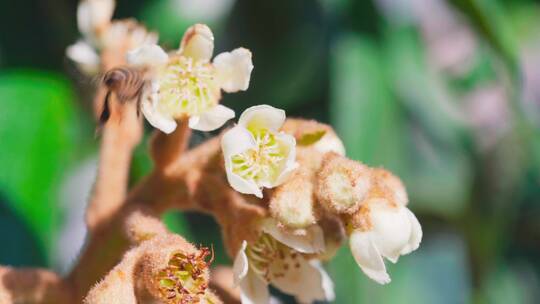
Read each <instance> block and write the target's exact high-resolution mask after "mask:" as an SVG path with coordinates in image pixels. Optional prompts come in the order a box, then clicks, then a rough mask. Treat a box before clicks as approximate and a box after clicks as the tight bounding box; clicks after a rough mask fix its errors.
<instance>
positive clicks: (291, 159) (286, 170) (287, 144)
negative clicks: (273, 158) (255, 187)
mask: <svg viewBox="0 0 540 304" xmlns="http://www.w3.org/2000/svg"><path fill="white" fill-rule="evenodd" d="M276 140H277V141H278V142H280V144H281V145H282V148H283V150H285V151H287V159H286V160H285V163H284V164H283V167H282V168H281V173H280V174H279V175H278V177H277V178H276V180H275V181H272V182H271V183H270V184H268V185H265V187H267V188H274V187H277V186H279V185H281V184H283V183H284V182H286V181H287V179H288V178H289V177H290V176H291V175H292V173H293V172H294V170H296V169H297V168H298V163H297V162H296V139H295V138H294V137H293V136H291V135H289V134H285V133H279V134H277V135H276Z"/></svg>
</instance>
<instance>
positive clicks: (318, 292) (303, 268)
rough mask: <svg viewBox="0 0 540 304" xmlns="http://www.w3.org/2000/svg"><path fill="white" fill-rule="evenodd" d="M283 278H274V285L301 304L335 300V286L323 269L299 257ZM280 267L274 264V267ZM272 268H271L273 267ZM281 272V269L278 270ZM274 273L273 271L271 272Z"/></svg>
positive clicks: (291, 262) (272, 281)
mask: <svg viewBox="0 0 540 304" xmlns="http://www.w3.org/2000/svg"><path fill="white" fill-rule="evenodd" d="M288 263H289V264H290V265H291V266H290V267H289V268H288V270H287V271H285V272H284V275H283V276H276V277H272V280H271V283H272V285H274V286H276V287H277V288H279V289H280V290H281V291H283V292H285V293H288V294H291V295H294V296H296V298H297V299H298V301H299V302H300V303H312V302H313V301H332V300H333V299H334V292H333V284H332V282H331V280H330V279H329V278H328V275H327V274H326V272H325V271H324V269H322V267H321V266H320V265H319V264H318V263H317V262H316V261H313V262H310V261H308V260H306V259H305V258H304V257H303V256H300V255H298V256H297V258H296V259H295V260H291V261H288ZM274 264H275V265H280V264H278V263H273V264H272V266H273V265H274ZM272 266H271V267H272ZM277 271H278V272H279V271H281V269H277ZM271 272H272V270H271Z"/></svg>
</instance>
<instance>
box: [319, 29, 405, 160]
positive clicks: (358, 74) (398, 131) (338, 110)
mask: <svg viewBox="0 0 540 304" xmlns="http://www.w3.org/2000/svg"><path fill="white" fill-rule="evenodd" d="M384 68H385V66H384V58H383V57H382V54H381V50H380V48H379V47H378V46H377V45H376V44H375V42H374V41H373V40H371V39H369V38H366V37H362V36H358V35H354V34H348V35H346V36H344V37H343V38H342V39H340V40H339V41H338V42H337V45H336V46H335V48H334V51H333V53H332V70H331V71H332V75H331V76H332V78H331V80H332V83H331V97H332V102H331V113H330V114H331V124H332V125H333V126H335V128H336V130H337V133H338V134H339V135H340V137H341V138H342V140H343V141H344V143H345V146H346V148H347V155H348V156H349V157H351V158H353V159H356V160H360V161H362V162H365V163H367V164H369V165H372V166H381V165H384V166H386V167H389V168H390V169H392V170H399V168H401V167H402V166H403V157H402V155H403V144H404V138H403V137H402V131H403V129H404V126H403V123H404V121H403V119H402V113H400V111H401V109H400V107H399V105H398V103H397V100H396V99H394V98H393V96H392V94H391V91H390V87H389V83H388V78H387V76H386V74H385V70H384Z"/></svg>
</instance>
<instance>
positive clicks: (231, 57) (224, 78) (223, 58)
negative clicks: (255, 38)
mask: <svg viewBox="0 0 540 304" xmlns="http://www.w3.org/2000/svg"><path fill="white" fill-rule="evenodd" d="M214 66H215V67H216V73H217V81H218V82H219V83H220V84H221V87H222V88H223V90H224V91H225V92H228V93H233V92H238V91H245V90H247V89H248V87H249V79H250V77H251V71H252V70H253V63H252V61H251V52H250V51H249V50H248V49H245V48H238V49H235V50H234V51H232V52H224V53H221V54H219V55H217V56H216V58H214Z"/></svg>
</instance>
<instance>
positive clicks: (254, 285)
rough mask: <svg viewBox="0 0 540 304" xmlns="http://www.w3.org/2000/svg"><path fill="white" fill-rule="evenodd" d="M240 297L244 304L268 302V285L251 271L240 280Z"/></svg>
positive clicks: (264, 303) (265, 303)
mask: <svg viewBox="0 0 540 304" xmlns="http://www.w3.org/2000/svg"><path fill="white" fill-rule="evenodd" d="M240 299H241V302H242V304H268V303H269V302H270V292H269V291H268V285H267V284H266V282H264V281H263V280H261V279H260V278H259V277H258V276H257V275H256V274H255V273H253V271H249V272H248V274H247V275H246V276H245V277H244V279H243V280H242V281H241V282H240Z"/></svg>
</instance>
